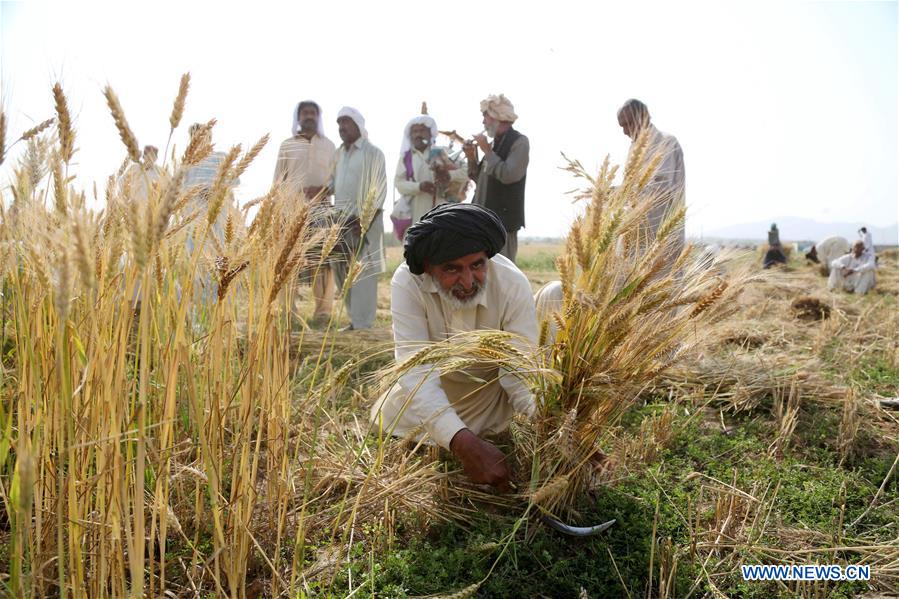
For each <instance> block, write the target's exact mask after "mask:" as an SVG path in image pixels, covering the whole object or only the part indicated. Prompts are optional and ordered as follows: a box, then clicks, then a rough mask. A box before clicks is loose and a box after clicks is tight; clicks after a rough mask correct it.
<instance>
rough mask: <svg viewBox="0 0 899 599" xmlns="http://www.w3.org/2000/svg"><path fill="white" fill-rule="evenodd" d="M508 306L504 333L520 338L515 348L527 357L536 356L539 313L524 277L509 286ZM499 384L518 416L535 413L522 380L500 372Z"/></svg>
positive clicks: (529, 393)
mask: <svg viewBox="0 0 899 599" xmlns="http://www.w3.org/2000/svg"><path fill="white" fill-rule="evenodd" d="M509 295H510V297H509V305H508V308H507V312H506V314H504V315H503V321H502V330H503V331H506V332H508V333H513V334H514V335H516V336H517V337H515V338H514V339H513V340H512V345H513V346H514V347H515V348H516V349H518V350H519V351H521V352H522V353H523V354H525V355H533V354H534V352H535V351H536V350H537V335H538V332H537V309H536V307H535V305H534V297H533V295H532V294H531V287H530V284H529V283H528V282H527V279H525V278H524V277H521V278H519V279H518V280H516V281H515V284H514V285H510V290H509ZM499 384H500V385H501V386H502V387H503V389H505V390H506V393H507V394H508V395H509V402H510V403H511V404H512V407H513V408H514V409H515V411H516V412H521V413H524V414H526V415H528V416H532V415H533V414H534V411H535V410H536V407H537V406H536V403H535V401H534V394H533V393H531V390H530V389H529V388H528V386H527V385H526V384H525V383H524V381H522V380H521V379H520V378H518V377H517V376H515V375H514V374H511V373H509V372H508V371H505V370H503V369H501V371H500V378H499Z"/></svg>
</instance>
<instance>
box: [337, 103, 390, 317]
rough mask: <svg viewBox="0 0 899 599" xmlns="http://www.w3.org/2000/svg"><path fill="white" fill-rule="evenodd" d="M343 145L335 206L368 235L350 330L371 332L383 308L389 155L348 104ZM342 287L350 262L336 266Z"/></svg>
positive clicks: (342, 118)
mask: <svg viewBox="0 0 899 599" xmlns="http://www.w3.org/2000/svg"><path fill="white" fill-rule="evenodd" d="M337 126H338V131H339V133H340V139H341V140H342V141H343V144H342V145H341V146H340V147H339V148H338V149H337V158H336V164H335V167H334V175H333V177H332V180H331V189H332V190H333V191H334V207H335V208H336V209H337V210H339V211H340V212H342V213H343V214H344V215H345V216H347V217H348V218H350V219H353V220H352V222H353V223H354V225H353V229H354V231H353V232H354V234H355V235H356V236H357V238H358V237H362V245H361V247H360V248H359V250H358V252H357V254H356V256H355V257H354V258H350V260H352V259H355V260H358V261H359V262H360V264H361V266H362V271H361V272H360V273H359V276H358V277H357V278H356V280H355V282H354V283H353V285H352V287H350V289H349V291H348V292H347V294H346V298H345V302H346V306H347V311H348V312H349V316H350V322H351V324H350V326H349V329H350V330H355V329H369V328H371V326H372V325H373V324H374V322H375V316H376V314H377V307H378V275H379V274H380V273H382V272H384V221H383V219H382V217H381V214H382V209H383V206H384V199H385V198H386V197H387V175H386V168H385V163H384V153H383V152H381V150H379V149H378V148H376V147H375V146H374V145H372V143H371V142H370V141H368V132H367V131H366V130H365V119H364V118H363V117H362V115H361V114H360V113H359V111H358V110H356V109H355V108H350V107H348V106H345V107H343V108H341V109H340V112H339V113H338V114H337ZM334 268H335V273H336V275H337V283H338V287H339V288H343V286H344V282H345V281H346V278H347V274H348V271H349V262H348V261H340V262H337V263H336V264H335V265H334Z"/></svg>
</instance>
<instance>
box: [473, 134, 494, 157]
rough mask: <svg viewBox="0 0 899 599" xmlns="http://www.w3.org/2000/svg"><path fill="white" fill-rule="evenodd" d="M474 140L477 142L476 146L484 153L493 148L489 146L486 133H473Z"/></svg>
mask: <svg viewBox="0 0 899 599" xmlns="http://www.w3.org/2000/svg"><path fill="white" fill-rule="evenodd" d="M474 140H475V141H476V142H477V144H478V147H479V148H481V151H482V152H483V153H484V154H489V153H490V152H492V151H493V148H491V147H490V142H489V141H487V136H486V135H475V136H474Z"/></svg>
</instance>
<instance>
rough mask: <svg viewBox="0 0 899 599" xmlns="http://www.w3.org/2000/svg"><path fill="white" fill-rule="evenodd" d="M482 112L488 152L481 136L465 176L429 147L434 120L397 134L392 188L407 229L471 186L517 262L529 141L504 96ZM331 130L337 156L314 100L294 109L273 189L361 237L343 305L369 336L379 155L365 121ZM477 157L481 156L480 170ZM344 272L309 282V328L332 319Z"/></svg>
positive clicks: (377, 240)
mask: <svg viewBox="0 0 899 599" xmlns="http://www.w3.org/2000/svg"><path fill="white" fill-rule="evenodd" d="M481 112H482V115H483V123H484V127H485V129H486V132H487V133H488V134H489V135H490V136H491V137H492V138H493V143H492V144H491V143H490V142H489V141H488V140H487V137H486V136H485V135H483V134H481V135H477V136H475V137H474V139H473V140H472V141H471V142H470V143H467V144H465V147H464V154H465V157H466V158H467V163H468V164H467V166H465V165H463V164H460V163H459V162H456V161H453V160H451V159H449V157H448V155H447V153H446V151H445V150H443V149H441V148H437V147H435V143H436V138H437V133H438V131H437V124H436V122H435V121H434V119H433V118H431V117H430V116H427V115H421V116H417V117H415V118H413V119H412V120H411V121H410V122H409V124H407V126H406V129H405V132H404V136H403V145H402V150H401V155H400V159H399V163H398V165H397V169H396V175H395V177H394V184H395V187H396V189H397V191H398V192H399V193H400V194H401V195H403V196H406V197H407V198H408V199H409V200H410V203H411V208H412V219H411V222H413V223H414V222H416V221H417V220H420V219H421V217H422V216H423V215H424V214H425V213H426V212H428V211H429V210H431V209H432V208H434V207H435V206H436V205H438V204H440V203H444V202H459V201H461V200H462V199H464V198H463V197H462V196H463V194H462V193H459V191H460V189H464V186H463V185H462V184H464V183H465V182H466V181H467V179H468V178H471V179H472V180H474V181H475V183H476V185H477V188H476V191H475V198H474V203H475V204H479V205H482V206H485V207H487V208H490V209H491V210H493V211H494V212H496V213H497V214H498V215H499V218H500V219H501V220H502V222H503V225H504V226H505V227H506V231H507V232H508V241H507V244H506V246H504V247H503V249H502V252H503V254H504V255H506V256H507V257H508V258H509V259H510V260H514V258H515V253H516V250H517V231H518V229H520V228H521V227H523V226H524V187H525V178H526V172H527V165H528V154H529V148H528V140H527V137H525V136H524V135H522V134H521V133H519V132H518V131H516V130H515V129H514V128H513V126H512V124H513V123H514V122H515V120H516V119H517V116H516V115H515V112H514V108H513V106H512V103H511V102H510V101H509V100H508V99H507V98H506V97H505V96H503V95H499V96H490V97H488V98H487V99H485V100H484V101H483V102H481ZM337 125H338V132H339V134H340V139H341V142H342V143H341V145H340V146H339V147H335V146H334V144H333V143H332V142H331V141H330V140H329V139H328V138H327V137H325V135H324V128H323V126H322V111H321V108H320V106H319V105H318V104H317V103H315V102H313V101H311V100H305V101H302V102H300V103H299V104H297V106H296V109H295V110H294V115H293V135H292V136H291V137H290V138H288V139H286V140H285V141H284V142H283V143H282V144H281V147H280V150H279V152H278V159H277V163H276V165H275V174H274V182H275V184H281V185H283V186H284V189H283V193H284V194H285V195H286V196H287V197H288V198H292V199H293V198H296V199H297V200H298V201H311V202H315V203H318V204H319V205H320V206H322V207H327V208H333V209H334V210H335V211H336V212H337V213H338V214H340V215H341V217H342V218H344V219H346V220H347V221H348V222H350V223H352V225H351V226H352V227H353V228H354V229H355V233H356V234H357V235H360V236H361V249H360V250H359V253H358V254H357V256H356V258H355V259H356V260H357V261H358V262H359V263H360V264H361V266H362V270H361V272H360V273H359V275H358V276H357V277H356V278H355V280H354V282H353V284H352V285H351V287H350V288H349V290H348V293H347V294H346V296H345V301H346V307H347V311H348V313H349V317H350V322H351V324H350V325H349V327H347V328H346V329H347V330H358V329H368V328H371V327H372V325H373V324H374V321H375V315H376V311H377V296H378V289H377V284H378V275H380V274H381V273H382V272H384V269H385V260H384V240H383V237H384V224H383V218H382V214H383V207H384V201H385V198H386V196H387V177H386V167H385V160H384V153H383V152H382V151H381V150H380V149H378V148H377V147H376V146H375V145H373V144H372V143H371V141H369V139H368V133H367V131H366V129H365V119H364V118H363V116H362V114H361V113H360V112H359V111H358V110H356V109H354V108H351V107H343V108H341V109H340V111H339V112H338V114H337ZM478 150H480V151H481V153H482V154H483V158H482V159H481V160H478ZM360 219H361V220H360ZM363 221H364V222H363ZM410 224H411V223H410ZM348 266H349V264H348V262H347V260H346V259H339V260H336V261H334V262H333V263H332V264H331V265H325V266H323V267H322V268H321V269H319V271H318V272H317V273H316V275H315V276H314V278H313V281H312V293H313V297H314V298H315V313H314V316H313V321H312V324H313V325H321V324H323V323H325V322H327V321H328V320H329V319H330V318H331V309H332V306H333V302H334V296H335V279H336V287H337V288H342V287H343V285H344V282H345V280H346V277H347V275H348Z"/></svg>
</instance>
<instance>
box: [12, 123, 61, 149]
mask: <svg viewBox="0 0 899 599" xmlns="http://www.w3.org/2000/svg"><path fill="white" fill-rule="evenodd" d="M55 120H56V119H53V118H49V119H47V120H46V121H44V122H42V123H39V124H37V125H35V126H34V127H32V128H31V129H28V130H27V131H25V133H23V134H22V137H20V138H19V140H21V141H28V140H29V139H31V138H32V137H35V136H36V135H38V134H40V133H42V132H43V131H44V130H45V129H46V128H47V127H49V126H50V125H52V124H53V123H54V122H55ZM0 145H2V144H0Z"/></svg>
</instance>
